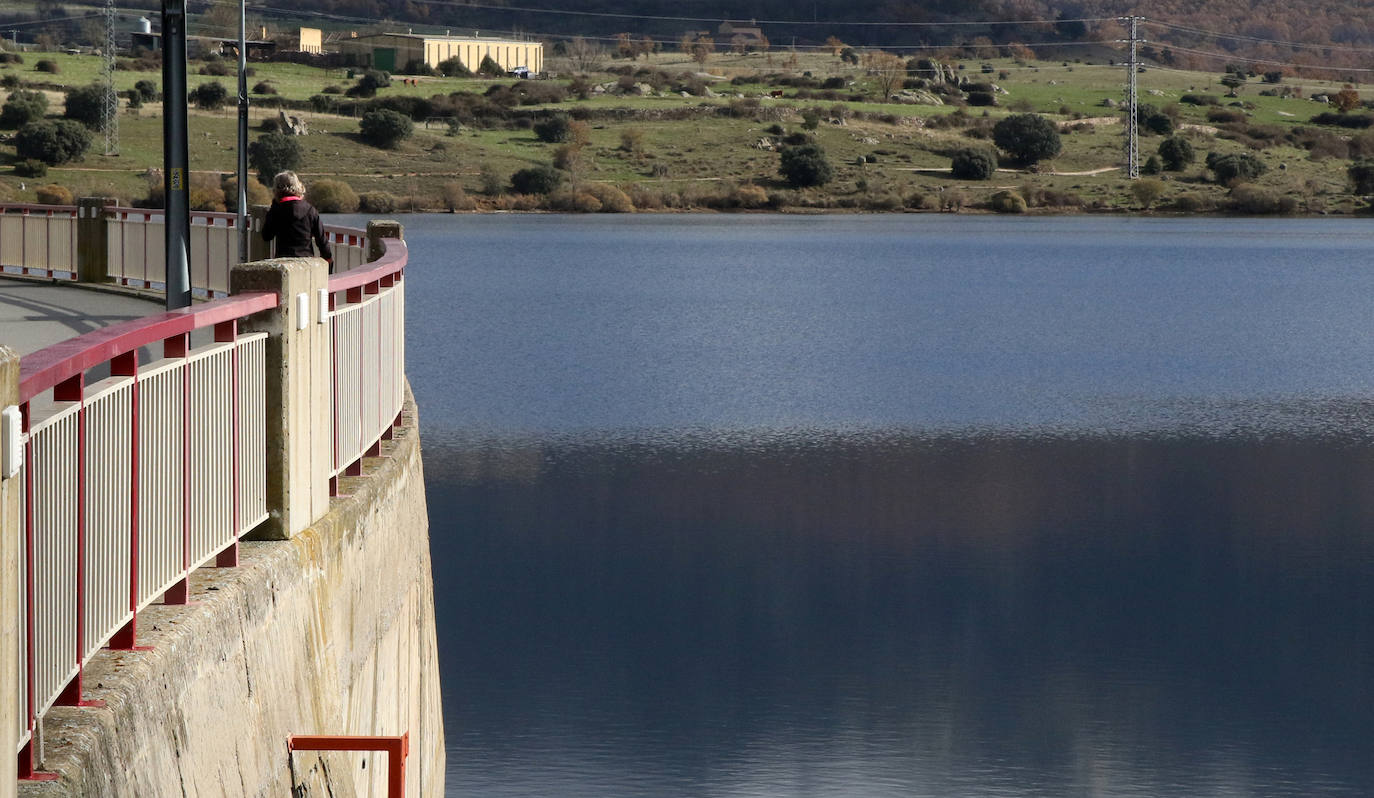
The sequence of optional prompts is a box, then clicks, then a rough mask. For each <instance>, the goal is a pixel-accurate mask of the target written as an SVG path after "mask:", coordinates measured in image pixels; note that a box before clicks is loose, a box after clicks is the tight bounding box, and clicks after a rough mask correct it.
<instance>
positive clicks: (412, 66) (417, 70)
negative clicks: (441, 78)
mask: <svg viewBox="0 0 1374 798" xmlns="http://www.w3.org/2000/svg"><path fill="white" fill-rule="evenodd" d="M401 74H402V75H424V76H426V77H433V76H434V75H437V74H439V72H438V70H436V69H435V68H434V67H432V66H430V65H429V62H427V61H425V60H423V59H420V58H412V59H410V60H409V61H407V62H406V65H405V66H404V67H401Z"/></svg>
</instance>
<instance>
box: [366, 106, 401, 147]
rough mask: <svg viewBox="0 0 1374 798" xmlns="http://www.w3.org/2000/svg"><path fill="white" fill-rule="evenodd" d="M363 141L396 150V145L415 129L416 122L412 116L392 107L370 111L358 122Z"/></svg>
mask: <svg viewBox="0 0 1374 798" xmlns="http://www.w3.org/2000/svg"><path fill="white" fill-rule="evenodd" d="M358 130H359V132H360V133H361V134H362V137H363V141H366V142H367V143H368V144H371V145H372V146H374V147H380V148H381V149H384V150H394V149H396V145H398V144H400V143H401V142H402V141H404V140H405V139H406V137H408V136H409V135H410V134H411V133H412V132H413V131H414V130H415V123H413V122H411V121H410V117H408V116H406V115H405V114H401V113H398V112H396V111H393V110H391V109H390V108H382V109H380V110H377V111H368V112H367V113H365V114H363V118H362V121H360V122H359V123H358Z"/></svg>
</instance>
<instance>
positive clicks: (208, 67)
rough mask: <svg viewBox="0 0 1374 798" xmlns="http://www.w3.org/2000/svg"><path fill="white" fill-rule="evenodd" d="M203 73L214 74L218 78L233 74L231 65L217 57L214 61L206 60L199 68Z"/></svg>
mask: <svg viewBox="0 0 1374 798" xmlns="http://www.w3.org/2000/svg"><path fill="white" fill-rule="evenodd" d="M198 71H199V72H200V74H202V75H214V76H215V77H217V78H223V77H228V76H229V75H232V74H233V71H232V70H231V69H229V65H228V64H226V63H224V62H223V61H221V60H219V59H218V58H216V59H215V60H213V61H206V62H205V64H204V65H202V66H201V68H200V69H199V70H198Z"/></svg>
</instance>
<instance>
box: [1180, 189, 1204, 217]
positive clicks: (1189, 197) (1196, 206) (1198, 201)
mask: <svg viewBox="0 0 1374 798" xmlns="http://www.w3.org/2000/svg"><path fill="white" fill-rule="evenodd" d="M1173 207H1174V210H1177V211H1183V212H1184V213H1196V212H1198V211H1210V210H1212V202H1211V200H1209V199H1207V198H1206V197H1204V196H1202V195H1201V194H1197V193H1194V192H1188V193H1186V194H1179V195H1178V196H1177V197H1174V204H1173Z"/></svg>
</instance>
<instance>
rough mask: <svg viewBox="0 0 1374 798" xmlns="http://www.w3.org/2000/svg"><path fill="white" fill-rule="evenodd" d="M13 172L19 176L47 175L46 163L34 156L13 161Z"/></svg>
mask: <svg viewBox="0 0 1374 798" xmlns="http://www.w3.org/2000/svg"><path fill="white" fill-rule="evenodd" d="M14 173H15V174H16V175H19V176H20V177H47V176H48V165H47V164H45V163H43V162H42V161H40V160H38V159H36V158H26V159H24V160H22V161H15V162H14Z"/></svg>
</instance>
